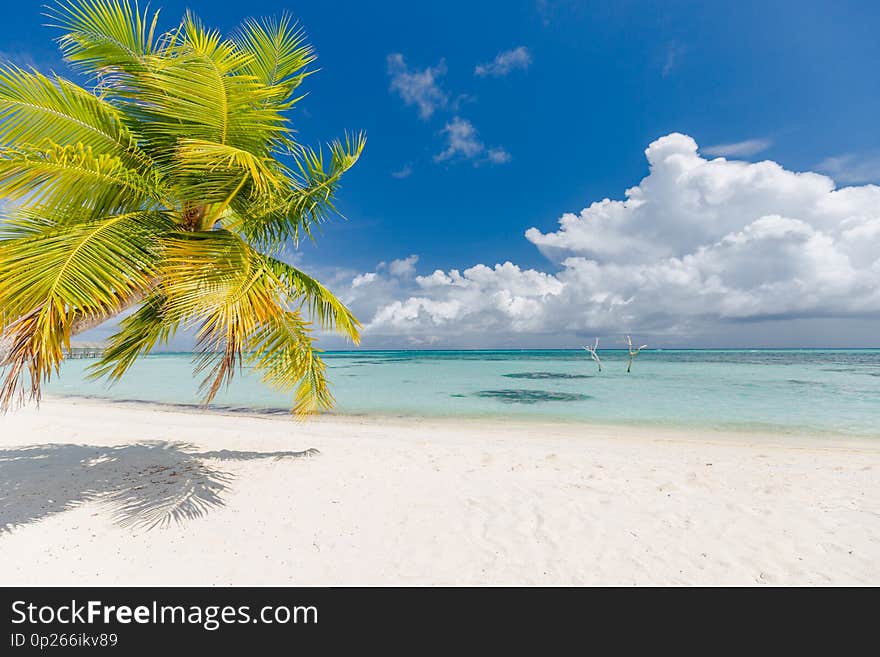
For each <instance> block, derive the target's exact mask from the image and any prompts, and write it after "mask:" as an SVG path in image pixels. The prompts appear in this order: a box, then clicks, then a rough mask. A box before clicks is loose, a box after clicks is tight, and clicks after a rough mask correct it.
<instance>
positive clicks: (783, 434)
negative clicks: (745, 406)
mask: <svg viewBox="0 0 880 657" xmlns="http://www.w3.org/2000/svg"><path fill="white" fill-rule="evenodd" d="M43 400H44V402H45V401H52V402H59V403H70V404H73V405H77V404H94V405H96V406H111V407H113V406H119V407H122V408H132V409H138V408H140V409H147V410H152V411H155V412H159V413H192V414H197V415H216V416H220V417H252V418H264V419H275V420H282V421H294V422H298V420H296V419H295V418H293V417H292V416H291V413H290V410H289V409H282V408H266V409H259V408H250V407H224V406H214V405H210V406H207V407H205V406H202V405H200V404H191V403H181V404H172V403H164V402H156V401H147V400H140V399H112V398H110V397H100V396H97V395H94V396H90V395H62V394H57V393H51V394H44V395H43ZM327 421H339V422H353V423H364V422H367V423H369V422H377V423H402V424H410V423H437V424H454V425H460V424H466V425H477V426H481V425H495V424H497V425H500V426H513V427H522V428H535V427H541V426H546V427H557V426H558V427H568V428H578V429H585V430H587V431H594V430H595V431H605V432H612V431H623V432H644V433H651V434H656V433H658V432H659V433H663V434H679V435H680V436H681V437H683V438H686V437H687V436H692V435H693V434H695V433H696V434H700V435H704V434H708V435H715V436H721V437H725V438H728V439H731V440H736V439H742V440H747V439H748V438H754V437H756V436H760V437H762V439H763V440H767V439H768V438H770V439H773V438H777V439H779V440H781V441H787V440H789V439H793V440H802V439H806V440H809V441H818V442H821V441H826V440H833V441H834V443H835V444H840V443H841V442H847V443H851V444H852V446H853V447H857V446H858V444H860V443H861V442H863V441H872V440H877V441H878V443H880V431H878V432H877V433H876V434H861V433H852V432H844V431H831V430H823V429H816V428H813V427H791V426H782V425H771V424H765V423H742V424H736V425H731V424H723V425H718V424H699V423H693V424H677V423H675V422H653V423H651V422H638V421H619V422H608V421H604V422H592V421H589V420H584V419H581V418H570V417H564V416H561V417H552V418H549V417H546V416H525V415H517V416H506V417H505V416H503V415H456V416H452V415H406V414H400V413H387V414H383V413H337V412H334V411H331V412H325V413H321V414H319V415H316V416H314V417H311V418H308V419H306V420H304V422H307V423H308V422H327Z"/></svg>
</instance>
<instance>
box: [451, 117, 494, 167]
mask: <svg viewBox="0 0 880 657" xmlns="http://www.w3.org/2000/svg"><path fill="white" fill-rule="evenodd" d="M441 133H442V134H443V135H444V136H445V137H446V148H445V149H444V150H443V151H442V152H440V153H438V154H437V155H435V156H434V161H435V162H445V161H446V160H453V159H465V160H476V161H475V164H481V163H483V162H489V163H491V164H505V163H506V162H510V159H511V157H510V154H509V153H508V152H507V151H505V150H504V149H503V148H500V147H497V146H496V147H492V148H489V149H486V145H485V144H484V143H483V141H482V140H481V139H480V136H479V133H478V132H477V129H476V128H475V127H474V125H473V123H471V122H470V121H468V120H467V119H463V118H461V117H458V116H455V117H453V118H452V120H451V121H449V122H447V123H446V126H445V127H444V128H443V130H442V131H441Z"/></svg>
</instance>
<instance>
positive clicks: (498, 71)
mask: <svg viewBox="0 0 880 657" xmlns="http://www.w3.org/2000/svg"><path fill="white" fill-rule="evenodd" d="M531 63H532V54H531V53H530V52H529V49H528V48H526V47H525V46H519V47H517V48H513V49H512V50H505V51H503V52H500V53H498V54H497V55H496V56H495V59H493V60H492V61H491V62H486V63H485V64H479V65H477V67H476V68H474V75H477V76H479V77H481V78H484V77H486V76H488V75H491V76H493V77H503V76H505V75H507V74H508V73H510V72H511V71H514V70H516V69H521V70H525V69H527V68H528V67H529V66H530V65H531Z"/></svg>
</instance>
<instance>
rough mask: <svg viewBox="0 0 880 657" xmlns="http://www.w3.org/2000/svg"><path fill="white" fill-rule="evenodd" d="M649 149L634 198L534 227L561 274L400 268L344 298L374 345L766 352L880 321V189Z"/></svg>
mask: <svg viewBox="0 0 880 657" xmlns="http://www.w3.org/2000/svg"><path fill="white" fill-rule="evenodd" d="M646 155H647V158H648V163H649V165H650V173H649V175H648V176H647V177H645V178H644V179H643V180H642V181H641V182H640V183H639V184H638V185H637V186H635V187H632V188H630V189H629V190H627V191H626V193H625V198H624V200H609V199H605V200H602V201H598V202H595V203H593V204H591V205H589V206H588V207H587V208H585V209H584V210H582V211H581V212H579V213H577V214H575V213H569V214H565V215H563V216H562V217H561V218H560V220H559V228H558V229H557V230H556V231H552V232H546V233H545V232H542V231H540V230H538V229H536V228H531V229H529V230H528V231H527V232H526V237H527V239H528V240H529V241H531V242H532V243H533V244H535V245H536V246H537V247H538V248H539V249H540V250H541V251H542V253H544V254H545V255H546V256H547V257H548V258H550V259H551V260H552V261H553V262H554V263H556V267H555V269H554V272H555V273H551V272H542V271H538V270H534V269H522V268H520V267H518V266H517V265H515V264H513V263H511V262H504V263H503V264H496V265H494V266H486V265H482V264H479V265H475V266H473V267H470V268H468V269H465V270H463V271H459V270H457V269H449V270H436V271H434V272H433V273H430V274H426V275H423V276H416V277H406V278H401V277H399V276H396V275H394V274H393V272H392V271H391V267H390V266H389V267H388V271H387V273H385V272H384V270H383V273H380V274H378V275H377V276H376V278H375V280H373V282H371V284H370V285H369V286H364V285H361V286H359V287H357V289H355V288H354V286H352V288H351V289H349V290H347V291H344V296H346V299H347V300H348V301H350V302H351V303H352V304H353V307H354V308H355V310H356V312H357V313H358V314H359V316H361V317H362V319H365V320H367V324H366V329H365V336H366V339H367V341H368V343H370V341H371V342H372V343H373V344H378V343H381V342H383V341H384V342H386V343H393V342H394V341H399V340H401V339H409V338H413V339H417V340H422V341H426V340H431V341H433V343H437V344H447V345H459V346H479V345H493V344H494V345H504V344H544V345H548V344H554V345H565V344H569V343H570V342H572V341H575V340H576V339H577V337H576V336H581V335H589V336H591V335H594V334H596V335H615V336H619V334H621V333H623V332H627V331H635V332H637V333H638V334H640V336H642V337H643V338H649V337H650V339H651V340H652V342H653V343H654V344H657V343H663V342H667V343H668V342H670V341H671V342H676V341H677V342H678V343H679V344H681V342H682V341H683V340H684V341H687V340H690V339H691V338H693V337H694V336H697V337H698V339H699V340H702V343H704V344H705V343H707V342H708V343H711V342H712V336H717V335H726V336H728V340H729V336H731V335H736V336H738V339H741V340H743V341H745V342H746V343H748V342H749V341H750V340H751V342H752V343H757V342H760V341H761V336H760V335H759V334H758V331H763V334H762V335H763V336H765V337H766V335H769V334H770V332H772V334H773V335H778V334H779V331H780V330H782V331H783V333H782V336H783V338H784V336H785V333H784V327H785V326H789V325H790V326H792V327H796V328H797V330H798V331H801V330H802V329H803V322H805V321H815V322H824V321H825V320H827V319H828V318H849V319H851V320H853V321H854V322H855V321H857V320H860V318H861V319H864V318H875V319H876V318H877V317H880V187H877V186H874V185H864V186H856V187H844V188H842V189H836V188H835V185H834V182H833V181H832V180H831V179H830V178H828V177H826V176H822V175H819V174H816V173H810V172H807V173H796V172H793V171H789V170H786V169H784V168H783V167H782V166H780V165H779V164H777V163H775V162H769V161H765V162H758V163H748V162H738V161H728V160H724V159H714V160H708V159H705V158H703V157H701V156H700V154H699V153H698V150H697V144H696V143H695V142H694V140H693V139H691V138H690V137H688V136H686V135H682V134H670V135H667V136H665V137H662V138H660V139H658V140H657V141H655V142H653V143H652V144H651V145H650V146H649V147H648V149H647V150H646ZM407 260H409V259H407ZM398 262H401V261H398ZM415 264H416V262H415V261H412V269H414V268H415ZM408 271H409V272H410V273H411V270H410V269H409V268H408ZM780 321H782V322H783V324H780ZM768 322H769V324H768ZM784 322H788V323H787V324H786V323H784ZM799 322H800V323H799ZM768 326H769V328H768ZM780 326H781V327H782V329H780ZM755 327H759V328H755ZM825 330H826V331H828V330H829V329H828V328H827V326H826V329H825ZM831 331H832V333H830V334H829V335H828V336H826V337H829V338H834V339H840V334H841V330H840V328H839V327H838V328H833V325H832V329H831ZM699 336H702V337H699ZM816 339H817V340H821V338H816ZM781 342H783V343H784V342H785V340H784V339H782V340H781ZM609 346H610V345H609Z"/></svg>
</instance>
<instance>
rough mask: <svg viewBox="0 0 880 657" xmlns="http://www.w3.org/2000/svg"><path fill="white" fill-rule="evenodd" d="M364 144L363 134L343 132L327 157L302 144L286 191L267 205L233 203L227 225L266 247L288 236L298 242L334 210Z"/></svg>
mask: <svg viewBox="0 0 880 657" xmlns="http://www.w3.org/2000/svg"><path fill="white" fill-rule="evenodd" d="M365 145H366V137H365V136H364V135H363V134H357V135H353V136H349V135H346V137H345V140H344V141H339V140H337V141H334V142H332V143H331V144H330V148H329V153H330V155H329V161H328V160H327V158H325V156H324V152H323V151H322V150H313V149H306V148H303V149H302V150H301V151H300V152H299V153H297V154H294V161H295V163H296V164H295V166H296V172H295V173H294V175H293V176H292V177H291V179H290V181H289V192H288V193H287V194H285V195H282V196H280V197H279V198H278V200H275V201H272V202H271V203H270V204H269V205H268V206H267V205H266V204H265V203H264V202H260V203H254V204H247V203H237V204H236V203H233V206H232V207H233V209H234V210H235V219H234V220H233V221H231V222H229V223H228V224H227V227H228V228H230V229H231V230H236V231H238V232H240V233H241V234H242V235H244V236H245V237H246V238H247V239H248V240H251V241H253V242H254V243H256V244H259V245H260V246H263V247H266V248H269V249H278V248H280V247H281V246H282V245H283V244H284V242H285V240H288V239H290V240H293V241H294V243H297V242H299V241H300V240H301V239H302V238H303V236H306V237H312V231H313V229H314V227H315V226H316V225H318V224H320V223H322V222H323V221H325V220H326V218H327V216H328V215H329V214H331V213H334V212H335V211H336V209H335V207H334V205H333V196H334V195H335V193H336V192H337V191H338V189H339V185H340V182H341V179H342V176H343V174H345V172H346V171H348V170H349V169H350V168H351V167H352V166H354V164H355V163H356V162H357V160H358V158H359V157H360V155H361V152H363V149H364V146H365Z"/></svg>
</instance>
